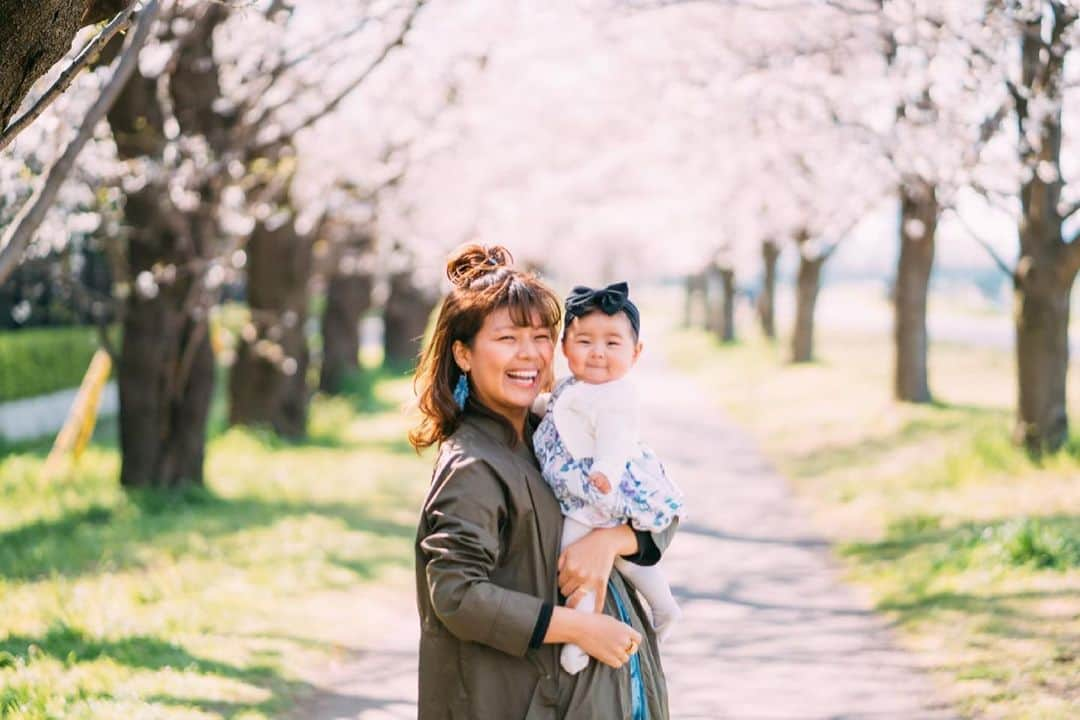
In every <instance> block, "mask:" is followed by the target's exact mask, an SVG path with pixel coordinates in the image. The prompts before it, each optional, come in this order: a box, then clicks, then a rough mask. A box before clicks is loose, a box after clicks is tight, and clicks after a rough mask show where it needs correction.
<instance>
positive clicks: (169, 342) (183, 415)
mask: <svg viewBox="0 0 1080 720" xmlns="http://www.w3.org/2000/svg"><path fill="white" fill-rule="evenodd" d="M158 192H159V188H158V187H156V186H153V185H147V186H145V187H144V188H143V189H142V190H139V191H138V192H135V193H131V194H129V195H128V197H127V201H126V204H125V207H124V215H125V223H126V225H127V226H128V227H129V232H130V242H129V249H128V262H129V266H130V268H131V273H132V276H133V277H137V278H140V280H139V281H138V282H136V284H135V289H134V290H133V291H132V292H131V293H130V295H129V296H128V298H127V300H126V302H125V313H124V333H123V346H122V348H121V350H120V361H119V366H118V367H117V378H118V385H119V394H120V450H121V458H122V463H121V467H120V482H121V484H122V485H124V486H125V487H148V486H153V487H174V486H179V485H185V484H201V483H202V479H203V459H204V454H205V447H206V421H207V418H208V416H209V412H210V396H211V393H212V391H213V384H214V358H213V352H212V351H211V348H210V338H209V333H207V332H206V325H205V323H202V322H199V321H196V320H195V319H194V318H193V317H192V316H191V313H190V312H189V310H188V303H189V297H190V294H191V292H192V283H193V278H192V277H191V274H190V273H187V272H184V271H182V270H180V271H177V268H184V267H185V266H188V265H189V264H190V263H191V262H192V261H193V260H195V259H197V257H198V255H199V253H198V250H199V248H193V247H191V246H190V245H188V244H187V243H182V242H179V241H178V239H177V237H176V236H175V235H174V234H173V233H172V232H171V231H170V230H169V229H168V228H167V227H165V224H164V223H163V222H162V221H161V218H160V212H159V207H160V206H159V202H158V200H159V198H158ZM155 268H159V269H160V268H165V270H164V271H163V272H159V273H158V275H157V279H156V280H155V279H154V277H155Z"/></svg>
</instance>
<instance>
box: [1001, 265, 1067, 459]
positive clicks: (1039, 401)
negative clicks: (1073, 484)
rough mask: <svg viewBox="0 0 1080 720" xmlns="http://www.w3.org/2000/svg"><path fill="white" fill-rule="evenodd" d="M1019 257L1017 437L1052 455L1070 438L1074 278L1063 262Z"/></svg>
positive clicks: (1026, 445) (1017, 297)
mask: <svg viewBox="0 0 1080 720" xmlns="http://www.w3.org/2000/svg"><path fill="white" fill-rule="evenodd" d="M1028 260H1030V256H1027V257H1025V258H1022V259H1021V265H1022V266H1023V270H1022V271H1021V273H1019V274H1018V277H1017V285H1016V301H1015V302H1016V364H1017V370H1018V372H1019V380H1020V383H1019V408H1018V409H1019V417H1018V419H1017V427H1016V439H1017V441H1018V442H1020V443H1022V444H1023V445H1024V447H1026V448H1027V449H1028V451H1029V452H1032V453H1036V454H1038V453H1041V452H1044V451H1049V452H1053V451H1056V450H1058V449H1059V448H1061V446H1062V445H1063V444H1064V443H1065V441H1066V440H1067V439H1068V434H1069V420H1068V414H1067V412H1066V407H1065V398H1066V393H1065V390H1066V385H1065V382H1066V376H1067V372H1068V367H1069V332H1068V328H1069V296H1070V291H1071V290H1072V282H1073V278H1072V276H1070V275H1069V274H1068V273H1067V272H1063V268H1062V267H1061V266H1060V264H1059V263H1057V262H1054V261H1053V260H1050V259H1048V258H1044V259H1043V260H1042V261H1041V262H1038V261H1032V262H1028Z"/></svg>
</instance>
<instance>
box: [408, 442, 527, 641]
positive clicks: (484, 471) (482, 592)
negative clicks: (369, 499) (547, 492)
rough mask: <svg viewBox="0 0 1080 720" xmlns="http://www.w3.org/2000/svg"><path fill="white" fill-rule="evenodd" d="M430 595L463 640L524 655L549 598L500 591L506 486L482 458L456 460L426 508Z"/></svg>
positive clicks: (443, 618)
mask: <svg viewBox="0 0 1080 720" xmlns="http://www.w3.org/2000/svg"><path fill="white" fill-rule="evenodd" d="M424 517H425V522H426V533H425V536H424V537H423V539H421V541H420V548H421V550H422V552H423V556H424V557H425V559H426V568H425V570H426V575H427V583H428V591H429V593H430V595H431V606H432V608H433V610H434V611H435V614H436V615H437V616H438V617H439V619H440V620H441V621H442V622H443V624H444V625H445V626H446V627H447V629H448V630H449V631H450V632H451V633H453V634H454V635H455V636H457V637H458V638H460V639H461V640H466V641H469V642H477V643H483V644H484V645H489V646H491V647H493V648H495V649H497V650H501V651H503V652H505V653H508V654H510V655H515V656H519V657H520V656H522V655H524V654H525V652H526V650H527V649H528V648H529V641H530V639H531V638H532V635H533V631H534V629H535V628H536V624H537V621H538V618H539V617H540V614H541V609H542V606H543V601H542V600H541V599H540V598H538V597H535V596H533V595H529V594H527V593H522V592H517V591H514V590H510V589H507V588H504V587H500V586H499V585H496V584H495V583H493V582H492V581H491V574H492V571H493V570H494V569H495V567H496V565H497V564H498V562H499V559H500V555H501V553H502V552H503V551H504V550H505V548H504V547H503V546H502V543H501V538H500V532H499V530H500V527H501V526H502V524H503V523H504V522H505V521H506V519H507V501H506V494H505V489H504V487H503V485H502V483H501V482H500V481H499V478H498V477H497V476H496V474H495V472H494V471H493V470H492V469H491V468H490V467H489V466H488V465H487V464H486V463H485V462H483V461H482V460H476V459H467V460H465V461H462V462H457V463H452V464H451V465H450V466H449V467H448V468H447V469H446V471H445V472H444V476H443V477H442V479H441V482H440V483H439V487H438V488H437V490H436V491H435V492H434V493H433V494H432V496H431V497H430V499H429V501H428V503H427V505H426V506H425V508H424Z"/></svg>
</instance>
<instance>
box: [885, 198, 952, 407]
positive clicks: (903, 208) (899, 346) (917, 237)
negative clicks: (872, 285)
mask: <svg viewBox="0 0 1080 720" xmlns="http://www.w3.org/2000/svg"><path fill="white" fill-rule="evenodd" d="M939 213H940V208H939V206H938V200H937V189H936V188H935V187H934V186H933V185H931V184H928V183H926V182H921V181H914V180H912V181H909V182H907V183H905V184H903V185H902V186H901V188H900V256H899V259H898V262H897V267H896V282H895V290H894V292H895V297H894V304H893V311H894V328H893V333H894V334H893V339H894V351H895V356H894V359H893V363H894V365H893V392H894V394H895V396H896V399H897V400H900V401H903V402H913V403H928V402H930V401H931V400H932V396H931V393H930V382H929V378H928V370H927V351H928V349H929V339H928V336H927V331H926V299H927V292H928V290H929V289H930V273H931V270H932V269H933V265H934V244H935V236H936V233H937V221H938V215H939Z"/></svg>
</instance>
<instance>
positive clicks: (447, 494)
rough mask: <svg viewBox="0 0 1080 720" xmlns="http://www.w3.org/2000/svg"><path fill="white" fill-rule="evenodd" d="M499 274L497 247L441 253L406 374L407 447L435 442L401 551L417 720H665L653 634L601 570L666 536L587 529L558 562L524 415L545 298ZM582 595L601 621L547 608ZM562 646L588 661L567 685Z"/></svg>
mask: <svg viewBox="0 0 1080 720" xmlns="http://www.w3.org/2000/svg"><path fill="white" fill-rule="evenodd" d="M511 262H512V259H511V257H510V253H509V252H507V251H506V250H505V249H504V248H501V247H493V248H485V247H482V246H480V245H467V246H464V247H462V248H459V249H458V250H457V251H456V252H455V253H454V254H453V255H452V256H451V258H450V260H449V263H448V265H447V275H448V276H449V277H450V280H451V282H452V283H453V284H454V289H453V290H452V291H451V293H450V295H449V296H448V297H447V298H446V300H445V301H444V302H443V306H442V308H441V310H440V311H439V317H438V320H437V322H436V325H435V330H434V333H433V335H432V339H431V342H430V343H429V345H428V347H427V349H426V350H425V352H424V355H423V357H422V359H421V362H420V366H419V368H418V369H417V372H416V379H415V381H416V389H417V392H418V395H419V400H420V410H421V415H422V419H421V422H420V424H419V426H418V427H417V428H416V429H415V430H413V432H412V433H410V436H409V439H410V441H411V442H412V444H413V445H414V446H415V447H416V448H417V449H420V448H424V447H428V446H431V445H434V444H439V455H438V459H437V460H436V464H435V472H434V476H433V480H432V485H431V489H430V491H429V493H428V497H427V500H426V501H425V502H424V507H423V511H422V514H421V518H420V523H419V527H418V529H417V539H416V585H417V595H418V598H417V602H418V607H419V611H420V622H421V639H420V701H419V718H420V720H518V719H524V720H537V719H539V718H550V719H555V718H573V719H580V720H587V719H592V718H595V719H597V720H600V719H604V720H610V719H612V718H633V719H634V720H644V719H645V718H648V720H665V719H666V718H667V717H668V710H667V690H666V688H665V686H664V678H663V671H662V669H661V666H660V658H659V655H658V654H657V651H656V640H655V637H654V636H653V633H652V630H651V628H650V626H649V623H648V622H647V618H646V616H645V614H644V612H643V611H642V608H641V606H640V605H639V603H638V600H637V595H636V593H634V592H633V591H632V589H631V588H630V586H628V585H627V584H626V583H625V581H624V580H623V578H622V577H621V576H620V575H619V574H618V573H611V569H612V565H613V563H614V560H615V558H616V557H617V556H622V557H625V558H627V559H628V560H630V561H631V562H636V563H639V564H653V563H655V562H656V561H657V560H659V557H660V553H661V549H662V548H665V547H666V546H667V543H668V541H669V539H670V537H671V535H672V533H673V532H674V526H671V527H669V528H668V529H667V530H666V531H664V532H662V533H654V534H650V533H644V532H642V533H635V532H634V531H633V530H631V529H630V528H629V527H628V526H620V527H616V528H607V529H603V530H594V531H592V532H591V533H590V534H589V535H587V536H586V537H585V538H583V539H582V540H580V541H578V542H577V543H575V544H573V545H571V546H570V547H568V548H567V549H566V551H565V552H564V553H563V554H562V555H561V556H560V555H559V539H560V537H561V534H562V514H561V512H560V509H559V504H558V502H557V501H556V499H555V496H554V495H553V493H552V492H551V490H550V488H549V487H548V486H547V484H546V483H545V482H544V480H543V478H542V477H541V476H540V471H539V467H538V465H537V462H536V458H535V457H534V456H533V452H532V449H531V442H530V441H531V436H532V430H533V427H534V423H535V420H536V418H535V417H534V416H530V414H529V408H530V406H531V405H532V402H533V400H534V399H535V398H536V396H537V394H538V393H539V392H540V390H541V389H542V388H543V387H546V386H547V385H550V381H551V377H552V359H553V356H554V345H555V336H556V332H557V329H558V326H559V301H558V299H557V298H556V297H555V295H554V293H553V292H552V291H551V290H550V289H549V288H548V287H547V286H546V285H544V284H543V283H542V282H540V281H539V280H537V279H536V278H535V277H533V276H531V275H527V274H525V273H522V272H519V271H517V270H515V269H513V268H512V267H511V266H510V263H511ZM609 575H610V576H611V577H610V584H609V582H608V577H609ZM609 588H610V590H611V592H607V590H608V589H609ZM588 591H592V592H595V593H596V597H597V598H598V599H599V603H598V605H599V606H600V607H603V609H604V613H603V614H587V613H578V612H573V611H572V610H570V609H569V608H566V607H561V606H560V604H559V597H558V595H559V593H560V592H561V593H562V594H563V595H564V596H565V597H567V598H568V599H569V603H570V605H573V604H575V601H576V599H578V598H580V597H581V596H582V595H584V594H585V593H586V592H588ZM617 618H618V619H617ZM568 642H573V643H576V644H577V645H579V646H580V647H581V648H583V649H584V650H585V651H586V652H587V653H588V654H589V655H590V656H592V657H593V658H595V659H596V662H592V663H590V664H589V666H588V667H587V668H586V669H585V670H584V671H583V672H581V673H579V674H578V675H569V674H567V673H565V672H564V671H563V670H562V669H561V668H560V666H559V661H558V651H559V646H560V645H561V644H563V643H568Z"/></svg>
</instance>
